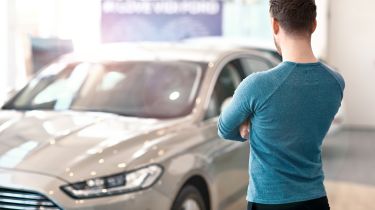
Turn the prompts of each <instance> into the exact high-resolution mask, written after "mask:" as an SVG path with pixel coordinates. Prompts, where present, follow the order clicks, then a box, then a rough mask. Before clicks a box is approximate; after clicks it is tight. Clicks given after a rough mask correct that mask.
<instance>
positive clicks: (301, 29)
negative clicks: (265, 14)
mask: <svg viewBox="0 0 375 210" xmlns="http://www.w3.org/2000/svg"><path fill="white" fill-rule="evenodd" d="M270 13H271V16H272V17H273V18H275V19H276V20H278V21H279V24H280V26H281V27H282V28H283V29H284V30H285V31H287V32H288V33H292V34H300V33H306V32H307V33H309V34H311V33H312V26H313V23H314V21H315V19H316V4H315V0H270Z"/></svg>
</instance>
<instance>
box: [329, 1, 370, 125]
mask: <svg viewBox="0 0 375 210" xmlns="http://www.w3.org/2000/svg"><path fill="white" fill-rule="evenodd" d="M374 8H375V1H374V0H358V1H352V0H331V1H330V11H331V19H330V27H329V28H330V30H329V44H328V46H329V57H328V58H329V62H330V63H331V64H333V65H334V66H335V67H337V68H338V69H339V70H340V71H341V72H342V74H343V76H344V77H345V80H346V86H347V87H346V91H345V109H346V112H345V121H346V124H347V125H348V126H355V127H359V126H361V127H370V128H375V13H374Z"/></svg>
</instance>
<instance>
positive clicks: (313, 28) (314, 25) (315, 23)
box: [311, 19, 318, 33]
mask: <svg viewBox="0 0 375 210" xmlns="http://www.w3.org/2000/svg"><path fill="white" fill-rule="evenodd" d="M317 26H318V22H317V21H316V19H315V20H314V23H313V26H312V31H311V33H314V32H315V30H316V27H317Z"/></svg>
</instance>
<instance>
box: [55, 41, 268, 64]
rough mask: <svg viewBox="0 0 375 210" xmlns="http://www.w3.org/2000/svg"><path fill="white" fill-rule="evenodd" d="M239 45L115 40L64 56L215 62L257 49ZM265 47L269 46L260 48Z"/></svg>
mask: <svg viewBox="0 0 375 210" xmlns="http://www.w3.org/2000/svg"><path fill="white" fill-rule="evenodd" d="M257 49H259V48H256V47H249V48H246V49H245V48H243V47H239V46H236V45H229V44H228V45H222V44H216V45H214V44H209V43H208V42H207V43H206V44H198V43H195V44H194V43H191V42H138V43H111V44H102V45H98V46H94V47H91V48H88V49H86V50H84V51H76V52H74V53H71V54H68V55H66V56H64V57H63V58H62V59H63V60H64V59H67V60H70V61H72V60H73V61H74V60H75V61H96V62H97V61H171V60H184V61H193V62H204V63H209V62H214V61H216V60H217V59H219V58H220V57H223V56H225V55H228V54H231V53H234V52H241V51H244V50H246V51H249V50H257ZM259 50H265V48H262V49H259Z"/></svg>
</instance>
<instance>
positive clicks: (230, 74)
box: [205, 62, 241, 119]
mask: <svg viewBox="0 0 375 210" xmlns="http://www.w3.org/2000/svg"><path fill="white" fill-rule="evenodd" d="M240 82H241V76H240V72H239V69H238V68H236V66H235V65H234V63H233V62H231V63H229V64H227V65H226V66H224V68H223V70H222V71H221V73H220V75H219V77H218V79H217V81H216V84H215V87H214V90H213V93H212V95H211V98H210V103H209V105H208V109H207V112H206V116H205V119H209V118H213V117H217V116H219V115H220V109H221V106H222V104H223V103H224V101H225V99H227V98H229V97H232V96H233V93H234V91H235V90H236V88H237V86H238V85H239V84H240Z"/></svg>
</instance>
